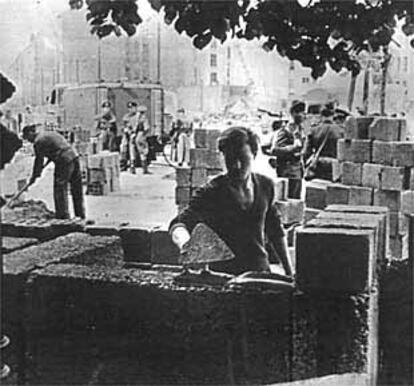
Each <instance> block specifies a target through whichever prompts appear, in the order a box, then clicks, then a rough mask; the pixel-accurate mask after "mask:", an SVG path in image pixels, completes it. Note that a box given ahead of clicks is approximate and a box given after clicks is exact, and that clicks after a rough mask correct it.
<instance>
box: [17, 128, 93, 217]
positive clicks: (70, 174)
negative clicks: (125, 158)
mask: <svg viewBox="0 0 414 386" xmlns="http://www.w3.org/2000/svg"><path fill="white" fill-rule="evenodd" d="M23 139H25V140H27V141H29V142H31V143H33V147H34V152H35V157H36V158H35V162H34V165H33V172H32V176H31V178H30V181H29V182H30V184H33V183H34V182H35V181H36V180H37V179H38V178H39V177H40V176H41V174H42V171H43V168H44V158H45V157H46V158H47V159H48V160H49V161H52V162H53V163H54V164H55V174H54V184H53V197H54V201H55V212H56V218H60V219H67V218H69V208H68V185H70V189H71V194H72V200H73V207H74V212H75V216H77V217H80V218H83V219H84V218H85V207H84V199H83V191H82V175H81V170H80V163H79V157H78V155H77V154H76V153H75V151H74V150H73V148H72V146H70V144H69V143H68V142H67V141H66V139H65V138H64V137H63V136H62V135H60V134H58V133H57V132H55V131H47V132H43V133H39V132H38V131H37V129H36V126H35V125H29V126H25V127H24V128H23Z"/></svg>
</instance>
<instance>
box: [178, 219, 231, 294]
mask: <svg viewBox="0 0 414 386" xmlns="http://www.w3.org/2000/svg"><path fill="white" fill-rule="evenodd" d="M234 258H235V255H234V253H233V252H232V251H231V249H230V248H229V247H228V246H227V244H226V243H225V242H224V241H223V240H222V239H221V238H220V237H219V236H218V235H217V234H216V233H215V232H214V231H213V230H212V229H211V228H210V227H208V226H207V225H206V224H204V223H199V224H197V225H196V226H195V228H194V229H193V231H192V233H191V238H190V240H189V241H188V242H187V244H186V245H185V246H184V248H183V252H182V253H181V256H180V259H179V262H180V263H181V264H182V265H183V266H184V271H183V273H182V274H181V275H179V276H177V277H176V278H175V281H177V282H178V283H180V284H185V285H200V286H202V285H210V286H220V287H221V286H223V285H224V284H226V283H227V282H228V281H229V280H231V279H232V278H234V276H233V275H229V274H226V273H221V272H214V271H211V270H210V269H209V267H208V264H210V263H214V262H219V261H228V260H232V259H234ZM194 266H201V267H202V268H201V269H199V270H194V269H191V268H190V267H194Z"/></svg>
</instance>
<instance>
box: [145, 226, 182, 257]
mask: <svg viewBox="0 0 414 386" xmlns="http://www.w3.org/2000/svg"><path fill="white" fill-rule="evenodd" d="M179 257H180V250H179V249H178V247H177V246H176V245H175V244H174V243H173V242H172V240H171V235H170V234H169V232H168V230H167V229H163V228H161V227H159V228H154V229H153V230H152V231H151V263H153V264H170V265H178V259H179Z"/></svg>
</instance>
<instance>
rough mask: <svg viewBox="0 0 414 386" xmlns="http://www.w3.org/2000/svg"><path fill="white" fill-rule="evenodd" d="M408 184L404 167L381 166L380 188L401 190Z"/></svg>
mask: <svg viewBox="0 0 414 386" xmlns="http://www.w3.org/2000/svg"><path fill="white" fill-rule="evenodd" d="M407 185H408V182H407V173H406V170H405V168H402V167H392V166H383V168H382V170H381V189H383V190H403V189H404V188H405V187H406V186H407Z"/></svg>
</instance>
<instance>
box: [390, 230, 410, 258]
mask: <svg viewBox="0 0 414 386" xmlns="http://www.w3.org/2000/svg"><path fill="white" fill-rule="evenodd" d="M408 241H409V238H408V234H407V235H404V236H400V235H398V236H396V237H391V238H390V252H391V258H392V259H398V260H403V259H408Z"/></svg>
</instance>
